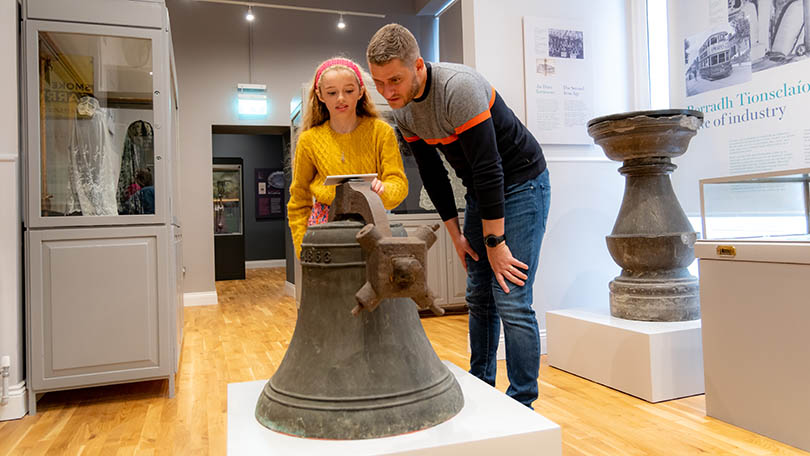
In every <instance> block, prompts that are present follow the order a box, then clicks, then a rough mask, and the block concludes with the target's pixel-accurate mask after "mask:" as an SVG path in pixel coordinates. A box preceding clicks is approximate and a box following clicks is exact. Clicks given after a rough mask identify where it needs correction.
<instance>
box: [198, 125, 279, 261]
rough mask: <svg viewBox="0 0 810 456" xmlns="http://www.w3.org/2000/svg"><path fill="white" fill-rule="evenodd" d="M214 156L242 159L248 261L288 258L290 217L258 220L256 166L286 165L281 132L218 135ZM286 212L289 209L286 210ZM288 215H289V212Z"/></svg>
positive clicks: (272, 166)
mask: <svg viewBox="0 0 810 456" xmlns="http://www.w3.org/2000/svg"><path fill="white" fill-rule="evenodd" d="M213 149H214V157H228V158H241V159H242V166H243V168H242V176H243V177H242V180H243V181H244V186H245V187H244V189H242V194H243V195H244V207H243V209H242V210H243V211H244V216H245V260H247V261H251V260H280V259H284V256H285V255H284V230H285V229H286V227H287V219H286V217H284V218H280V219H258V220H257V219H256V190H255V188H254V187H255V184H254V182H255V171H256V168H278V169H281V168H282V166H283V154H284V149H283V146H282V140H281V135H250V134H216V133H215V134H214V137H213ZM285 212H286V211H285ZM285 216H286V214H285Z"/></svg>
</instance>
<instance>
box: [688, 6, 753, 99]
mask: <svg viewBox="0 0 810 456" xmlns="http://www.w3.org/2000/svg"><path fill="white" fill-rule="evenodd" d="M744 23H745V21H741V24H744ZM749 42H750V40H749V35H748V28H747V27H745V26H741V28H739V29H735V28H734V27H732V26H731V25H727V26H724V27H714V28H712V29H710V30H707V31H705V32H702V33H699V34H696V35H693V36H690V37H688V38H686V39H684V40H683V52H684V63H685V66H686V72H685V73H686V74H685V75H684V82H685V84H686V96H687V97H691V96H694V95H697V94H699V93H703V92H707V91H709V90H716V89H720V88H723V87H729V86H733V85H736V84H742V83H744V82H748V81H750V80H751V53H750V45H749Z"/></svg>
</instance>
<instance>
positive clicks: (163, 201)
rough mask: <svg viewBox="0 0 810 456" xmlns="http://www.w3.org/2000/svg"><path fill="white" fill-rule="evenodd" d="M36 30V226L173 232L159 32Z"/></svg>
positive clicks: (32, 37) (31, 198)
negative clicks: (143, 227) (155, 226)
mask: <svg viewBox="0 0 810 456" xmlns="http://www.w3.org/2000/svg"><path fill="white" fill-rule="evenodd" d="M28 24H29V27H28V28H27V31H26V34H27V37H26V38H27V39H26V41H27V43H29V44H28V45H27V47H26V52H27V58H26V61H27V63H26V65H27V66H26V72H27V73H28V74H29V75H30V77H29V78H28V79H27V87H26V90H27V102H28V106H29V107H32V108H33V109H29V110H28V125H29V128H28V144H29V152H30V154H29V157H28V169H29V173H28V208H29V211H28V212H29V217H28V218H29V224H30V225H31V226H35V227H51V226H88V225H92V226H99V225H124V224H130V223H162V222H165V221H166V215H167V211H168V209H167V201H168V199H169V193H170V191H169V190H168V187H167V186H168V182H167V180H166V178H165V176H164V174H165V165H164V164H163V162H161V159H162V158H163V157H164V156H166V155H167V148H168V147H169V144H168V137H167V136H166V133H167V129H166V128H163V129H161V127H162V126H164V125H166V124H167V122H168V121H167V120H166V116H167V112H166V111H167V110H166V109H165V106H166V105H167V103H168V102H169V101H170V97H171V93H170V86H169V84H167V82H168V79H169V78H168V77H167V70H168V68H167V65H165V62H166V61H167V60H168V55H167V52H166V47H165V45H164V43H165V37H164V36H163V35H162V33H161V31H160V30H150V29H137V28H131V27H114V26H103V25H91V24H75V23H68V22H64V23H60V22H46V21H29V22H28ZM134 220H137V221H134Z"/></svg>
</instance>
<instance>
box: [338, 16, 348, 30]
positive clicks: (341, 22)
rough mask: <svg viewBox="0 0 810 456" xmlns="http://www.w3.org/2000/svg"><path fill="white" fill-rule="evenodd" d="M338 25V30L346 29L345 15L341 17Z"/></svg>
mask: <svg viewBox="0 0 810 456" xmlns="http://www.w3.org/2000/svg"><path fill="white" fill-rule="evenodd" d="M337 25H338V28H339V29H341V30H342V29H345V28H346V23H345V22H343V14H341V15H340V19H339V20H338V24H337Z"/></svg>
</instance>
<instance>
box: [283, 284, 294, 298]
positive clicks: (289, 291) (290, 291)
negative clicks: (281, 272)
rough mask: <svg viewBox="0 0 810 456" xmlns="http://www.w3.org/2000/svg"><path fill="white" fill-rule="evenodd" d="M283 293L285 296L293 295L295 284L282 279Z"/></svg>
mask: <svg viewBox="0 0 810 456" xmlns="http://www.w3.org/2000/svg"><path fill="white" fill-rule="evenodd" d="M284 293H285V294H286V295H287V296H292V297H293V298H294V297H295V285H294V284H291V283H290V282H287V281H284Z"/></svg>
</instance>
